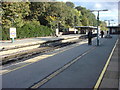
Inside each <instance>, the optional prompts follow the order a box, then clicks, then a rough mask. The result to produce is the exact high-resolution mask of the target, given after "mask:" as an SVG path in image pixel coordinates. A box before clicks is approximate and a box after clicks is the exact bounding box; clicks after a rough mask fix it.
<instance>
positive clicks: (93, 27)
mask: <svg viewBox="0 0 120 90" xmlns="http://www.w3.org/2000/svg"><path fill="white" fill-rule="evenodd" d="M75 28H86V29H88V28H90V29H97V27H95V26H75Z"/></svg>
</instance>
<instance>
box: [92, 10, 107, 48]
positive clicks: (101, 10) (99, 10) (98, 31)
mask: <svg viewBox="0 0 120 90" xmlns="http://www.w3.org/2000/svg"><path fill="white" fill-rule="evenodd" d="M95 11H97V12H98V15H97V46H99V12H100V11H108V10H107V9H104V10H91V12H95Z"/></svg>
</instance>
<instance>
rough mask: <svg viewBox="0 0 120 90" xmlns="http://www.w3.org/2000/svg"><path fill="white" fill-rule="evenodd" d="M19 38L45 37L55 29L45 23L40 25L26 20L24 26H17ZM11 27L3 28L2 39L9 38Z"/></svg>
mask: <svg viewBox="0 0 120 90" xmlns="http://www.w3.org/2000/svg"><path fill="white" fill-rule="evenodd" d="M16 32H17V39H22V38H31V37H43V36H50V35H52V34H53V31H52V30H51V29H50V28H49V27H47V26H43V25H39V24H38V23H36V22H26V23H25V24H24V25H23V26H22V27H19V28H16ZM9 36H10V35H9V29H3V30H2V40H9V39H10V37H9Z"/></svg>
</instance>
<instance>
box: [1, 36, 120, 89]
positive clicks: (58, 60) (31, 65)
mask: <svg viewBox="0 0 120 90" xmlns="http://www.w3.org/2000/svg"><path fill="white" fill-rule="evenodd" d="M118 38H120V37H119V36H117V35H113V36H112V38H110V39H107V38H100V46H96V39H94V40H93V42H92V45H88V44H87V41H83V42H84V43H82V42H80V44H76V45H73V46H71V47H70V46H69V47H67V48H63V49H59V50H56V51H54V52H50V53H48V54H47V55H46V56H47V57H46V58H43V57H42V56H41V58H42V59H41V60H40V57H37V58H34V59H32V60H28V61H25V62H22V63H21V65H20V64H16V65H13V66H10V67H8V68H5V69H3V71H5V74H3V75H2V81H3V88H100V89H102V88H113V89H118V88H119V89H120V84H119V83H120V74H119V68H118V67H119V65H120V64H119V53H118V52H119V43H120V42H119V40H120V39H119V40H118ZM44 56H45V55H44ZM37 59H38V60H37ZM13 76H14V77H13ZM17 79H19V80H17ZM10 82H13V83H10Z"/></svg>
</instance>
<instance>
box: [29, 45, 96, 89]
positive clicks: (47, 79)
mask: <svg viewBox="0 0 120 90" xmlns="http://www.w3.org/2000/svg"><path fill="white" fill-rule="evenodd" d="M95 48H96V47H92V48H91V49H89V50H87V51H86V52H85V53H83V54H82V55H80V56H78V57H77V58H75V59H73V60H72V61H70V62H69V63H67V64H66V65H64V66H63V67H61V68H60V69H58V70H57V71H55V72H53V73H52V74H50V75H49V76H48V77H46V78H44V79H43V80H41V81H40V82H38V83H37V84H35V85H33V86H32V87H30V88H39V87H40V86H42V85H43V84H45V83H46V82H48V81H49V80H51V79H52V78H54V77H55V76H56V75H58V74H59V73H61V72H62V71H64V70H65V69H67V68H68V67H69V66H71V65H72V64H73V63H75V62H76V61H78V60H79V59H80V58H81V57H83V56H84V55H86V54H88V53H89V52H90V51H92V50H93V49H95Z"/></svg>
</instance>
